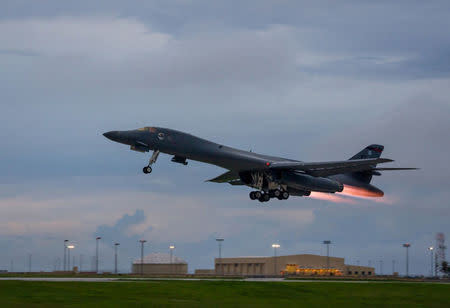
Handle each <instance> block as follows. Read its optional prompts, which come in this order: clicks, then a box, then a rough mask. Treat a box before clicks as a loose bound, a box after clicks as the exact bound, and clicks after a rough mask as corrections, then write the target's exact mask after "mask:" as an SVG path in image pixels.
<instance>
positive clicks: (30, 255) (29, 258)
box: [28, 253, 32, 273]
mask: <svg viewBox="0 0 450 308" xmlns="http://www.w3.org/2000/svg"><path fill="white" fill-rule="evenodd" d="M31 257H32V254H31V253H29V254H28V272H29V273H31Z"/></svg>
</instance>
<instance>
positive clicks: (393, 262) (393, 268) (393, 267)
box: [392, 260, 395, 275]
mask: <svg viewBox="0 0 450 308" xmlns="http://www.w3.org/2000/svg"><path fill="white" fill-rule="evenodd" d="M394 273H395V260H392V275H394Z"/></svg>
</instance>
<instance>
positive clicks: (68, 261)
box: [67, 245, 75, 271]
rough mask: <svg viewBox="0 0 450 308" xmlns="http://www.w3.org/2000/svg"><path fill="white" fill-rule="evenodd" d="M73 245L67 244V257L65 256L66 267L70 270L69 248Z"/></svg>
mask: <svg viewBox="0 0 450 308" xmlns="http://www.w3.org/2000/svg"><path fill="white" fill-rule="evenodd" d="M74 248H75V246H74V245H67V252H68V258H67V264H68V265H67V269H68V270H69V271H70V250H71V249H74Z"/></svg>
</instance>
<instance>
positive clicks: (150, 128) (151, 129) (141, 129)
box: [138, 126, 156, 133]
mask: <svg viewBox="0 0 450 308" xmlns="http://www.w3.org/2000/svg"><path fill="white" fill-rule="evenodd" d="M138 130H140V131H147V132H151V133H156V128H154V127H150V126H146V127H141V128H138Z"/></svg>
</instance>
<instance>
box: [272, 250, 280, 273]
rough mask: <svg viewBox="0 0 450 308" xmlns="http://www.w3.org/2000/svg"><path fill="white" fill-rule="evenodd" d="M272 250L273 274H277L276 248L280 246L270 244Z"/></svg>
mask: <svg viewBox="0 0 450 308" xmlns="http://www.w3.org/2000/svg"><path fill="white" fill-rule="evenodd" d="M272 248H273V256H274V262H273V274H274V275H276V274H277V248H280V244H272Z"/></svg>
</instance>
